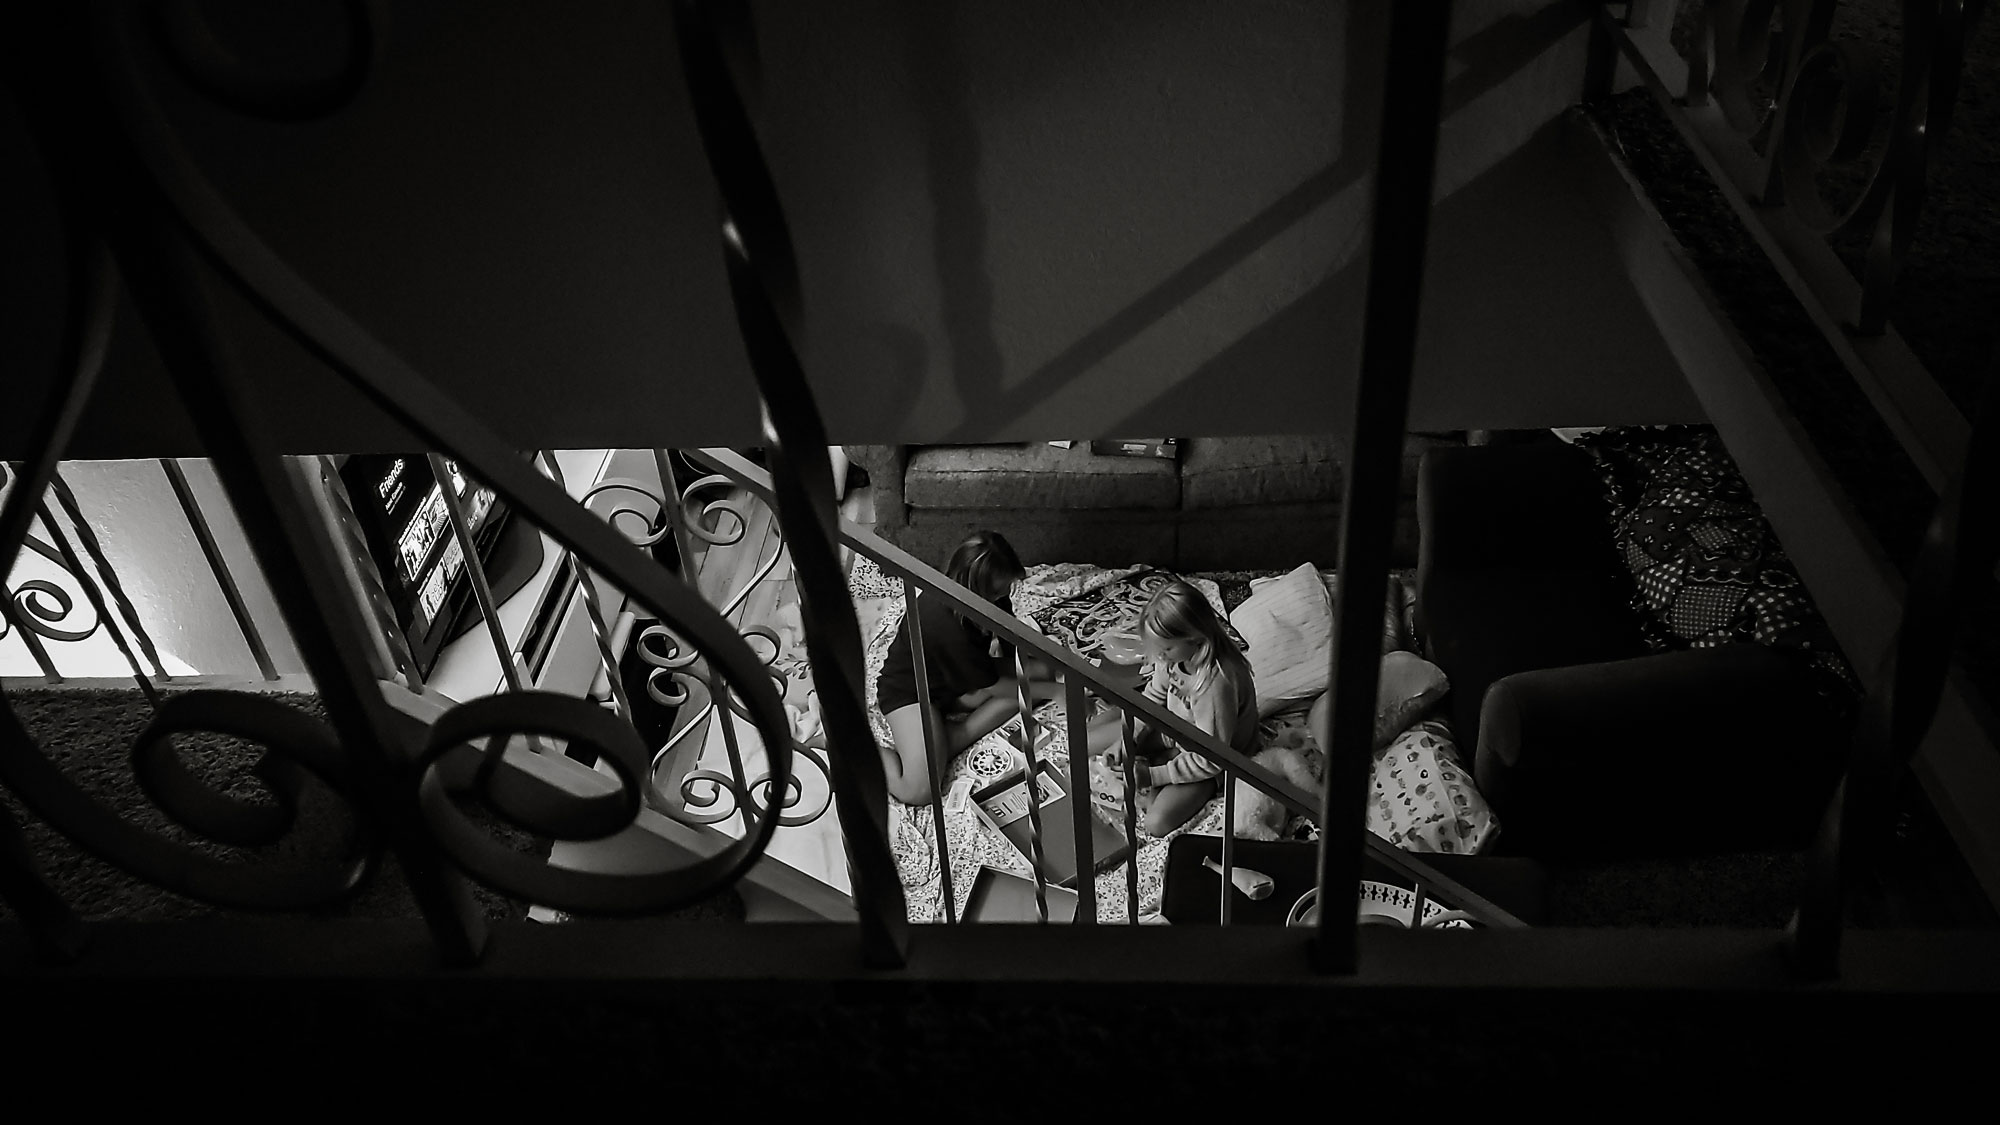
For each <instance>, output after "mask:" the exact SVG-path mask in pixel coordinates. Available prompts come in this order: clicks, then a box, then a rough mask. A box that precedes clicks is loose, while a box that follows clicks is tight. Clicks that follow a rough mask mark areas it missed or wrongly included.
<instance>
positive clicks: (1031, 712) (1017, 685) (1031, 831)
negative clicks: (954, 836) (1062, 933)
mask: <svg viewBox="0 0 2000 1125" xmlns="http://www.w3.org/2000/svg"><path fill="white" fill-rule="evenodd" d="M1007 650H1008V651H1009V652H1010V653H1012V654H1013V658H1014V698H1015V699H1016V700H1018V701H1019V703H1020V707H1021V753H1022V754H1023V755H1025V756H1026V757H1027V760H1028V851H1029V852H1030V855H1029V856H1028V862H1029V863H1031V864H1033V865H1034V868H1035V911H1036V913H1037V914H1038V915H1040V919H1041V923H1042V925H1045V926H1046V925H1048V922H1049V881H1048V876H1047V875H1045V874H1043V872H1042V796H1041V793H1042V791H1041V780H1042V778H1041V770H1040V768H1039V767H1040V763H1039V762H1038V761H1037V760H1036V758H1035V707H1034V701H1033V700H1031V699H1030V698H1029V697H1028V670H1027V668H1026V666H1024V665H1023V664H1022V663H1021V650H1020V649H1019V648H1017V647H1015V646H1014V645H1011V644H1010V645H1008V646H1007Z"/></svg>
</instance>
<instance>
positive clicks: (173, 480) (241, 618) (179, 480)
mask: <svg viewBox="0 0 2000 1125" xmlns="http://www.w3.org/2000/svg"><path fill="white" fill-rule="evenodd" d="M160 469H161V471H162V472H164V473H166V474H167V483H168V484H170V485H172V486H173V489H174V499H176V500H178V501H180V505H181V514H182V515H184V516H186V517H187V521H188V529H189V530H191V531H193V532H194V540H195V542H196V543H198V544H200V545H201V554H202V557H203V558H205V559H207V560H208V572H209V573H210V574H212V575H214V576H215V584H216V586H218V587H219V588H221V590H222V600H223V601H225V602H228V603H229V612H230V614H231V616H233V617H235V618H236V628H237V631H238V632H240V633H242V634H243V643H244V645H245V646H246V647H248V648H249V649H250V658H251V659H252V660H255V661H256V662H257V671H258V673H259V674H260V675H262V676H263V677H264V678H265V679H267V680H275V679H277V678H278V666H277V665H276V664H274V663H272V661H271V651H270V650H269V649H268V648H266V647H264V636H263V634H262V633H261V632H259V631H258V629H257V622H256V620H255V619H253V618H252V617H251V616H250V607H249V606H248V605H247V604H246V603H245V602H244V601H243V591H242V590H241V589H240V588H239V587H238V586H237V585H236V576H235V575H234V574H232V573H230V570H229V561H228V560H227V559H225V558H223V557H222V549H221V548H220V547H218V546H217V545H216V542H215V532H214V531H213V530H212V529H210V527H209V526H208V517H207V516H204V515H203V514H202V511H201V505H200V504H199V503H198V502H196V500H195V496H194V489H192V488H190V487H189V486H188V479H187V473H186V472H185V471H183V470H182V469H181V463H180V462H179V461H177V460H175V459H174V458H172V457H162V458H160Z"/></svg>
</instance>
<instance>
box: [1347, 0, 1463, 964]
mask: <svg viewBox="0 0 2000 1125" xmlns="http://www.w3.org/2000/svg"><path fill="white" fill-rule="evenodd" d="M1450 23H1451V4H1450V0H1403V2H1402V3H1399V4H1396V5H1395V6H1394V8H1393V10H1392V12H1391V15H1390V25H1389V51H1388V75H1387V79H1386V81H1385V88H1384V90H1383V98H1382V125H1381V136H1380V138H1379V146H1380V147H1379V149H1378V153H1377V159H1376V172H1375V186H1374V200H1373V208H1372V211H1373V213H1372V216H1371V220H1372V222H1371V225H1372V230H1373V235H1372V241H1371V245H1370V248H1369V253H1368V304H1367V310H1366V315H1365V317H1364V318H1363V321H1362V323H1363V325H1364V327H1363V330H1362V346H1361V370H1360V373H1359V378H1358V379H1357V381H1356V386H1355V391H1354V415H1353V421H1352V425H1351V429H1350V440H1349V445H1348V448H1349V449H1350V450H1351V456H1352V462H1351V464H1350V465H1349V467H1348V472H1347V474H1346V476H1347V484H1346V497H1345V500H1344V503H1343V504H1342V506H1341V507H1342V512H1341V539H1340V556H1339V563H1338V567H1339V571H1340V596H1339V597H1338V598H1337V599H1335V607H1334V608H1335V613H1334V629H1333V668H1332V688H1331V689H1330V690H1331V691H1332V692H1333V722H1332V732H1331V734H1332V737H1331V738H1330V739H1329V740H1328V741H1329V742H1330V743H1331V745H1330V746H1329V747H1328V748H1327V786H1326V795H1325V801H1324V804H1323V806H1322V808H1321V815H1320V824H1321V826H1322V831H1321V835H1320V846H1319V888H1320V890H1319V893H1320V913H1319V927H1318V930H1319V932H1318V934H1317V935H1316V938H1315V940H1314V941H1313V943H1312V945H1313V960H1314V962H1315V963H1316V965H1317V967H1318V968H1319V969H1320V970H1321V971H1323V972H1340V973H1351V972H1353V971H1354V968H1355V949H1356V935H1355V930H1356V926H1357V918H1356V916H1357V913H1358V910H1356V909H1343V908H1342V907H1341V906H1340V905H1339V904H1340V903H1342V902H1356V899H1355V898H1354V897H1353V896H1356V895H1358V894H1359V892H1360V886H1361V860H1362V849H1363V841H1364V840H1365V838H1366V835H1367V801H1368V772H1369V763H1370V761H1371V759H1372V756H1373V755H1372V753H1371V751H1372V746H1373V734H1374V731H1373V726H1374V715H1375V685H1376V680H1377V679H1378V677H1379V676H1380V673H1381V661H1382V645H1381V629H1382V601H1383V599H1384V598H1385V597H1387V595H1388V571H1389V556H1390V552H1391V549H1392V542H1393V536H1394V521H1395V517H1396V503H1397V501H1396V482H1397V481H1398V480H1399V479H1400V478H1401V476H1402V474H1401V472H1400V468H1399V465H1400V462H1401V460H1402V453H1403V441H1404V433H1405V430H1406V428H1407V425H1408V419H1409V406H1410V368H1411V365H1412V363H1413V361H1414V360H1415V356H1416V338H1417V321H1418V313H1419V310H1420V307H1421V304H1422V297H1423V293H1422V288H1423V269H1424V246H1425V241H1426V238H1427V236H1428V234H1429V227H1430V212H1431V190H1432V182H1431V177H1432V172H1433V169H1434V166H1435V163H1436V158H1437V137H1438V111H1439V104H1440V99H1441V94H1442V90H1443V84H1444V62H1445V41H1446V32H1447V30H1448V29H1449V27H1450ZM1356 905H1357V906H1358V902H1356Z"/></svg>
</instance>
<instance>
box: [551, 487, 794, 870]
mask: <svg viewBox="0 0 2000 1125" xmlns="http://www.w3.org/2000/svg"><path fill="white" fill-rule="evenodd" d="M653 464H654V465H655V466H657V467H658V469H659V471H660V490H661V496H660V502H661V503H662V504H664V505H665V507H666V513H667V521H668V523H669V524H670V525H671V526H672V527H673V529H674V545H675V547H676V548H677V550H678V552H679V554H680V557H681V576H682V577H683V578H684V579H686V580H687V584H688V586H689V588H691V589H693V590H696V591H699V590H700V589H701V583H700V581H699V580H698V578H697V576H696V575H694V574H691V573H689V568H690V567H692V566H693V565H694V533H693V532H691V531H689V530H688V527H687V521H686V518H685V516H686V513H685V512H683V511H682V510H681V497H680V490H679V486H678V485H676V484H675V483H674V474H673V466H672V465H671V464H670V463H669V462H668V459H667V451H666V450H664V449H654V450H653ZM668 493H672V494H673V495H672V500H671V502H669V500H668V496H667V494H668ZM745 531H746V533H747V531H748V521H745ZM751 547H752V549H755V547H756V544H754V543H753V544H751ZM772 561H773V562H774V563H775V562H776V561H777V558H776V556H775V555H774V556H772ZM762 578H763V573H762V572H760V573H759V574H758V575H757V576H756V577H753V578H752V579H751V580H750V581H749V583H747V584H746V585H745V586H744V588H743V589H742V590H741V591H739V592H738V596H737V597H735V598H732V599H730V602H729V604H728V605H727V606H726V607H723V608H722V609H721V610H720V612H721V613H722V615H723V616H724V617H725V618H726V617H728V616H729V614H730V613H731V612H733V611H734V610H735V608H736V606H737V605H739V604H740V603H741V602H742V600H743V598H744V597H747V596H748V595H749V593H750V589H751V587H754V586H755V585H756V584H757V583H758V582H759V581H761V580H762ZM587 580H588V579H586V581H587ZM730 624H731V625H732V626H733V625H735V624H736V622H733V621H732V622H730ZM703 667H704V669H705V671H706V673H707V680H708V698H709V705H710V707H712V708H713V709H714V712H713V713H714V715H715V722H717V723H718V724H720V725H721V727H722V747H723V750H724V752H726V753H727V754H728V755H729V776H730V777H731V778H733V779H734V780H735V783H736V794H735V800H736V808H737V811H738V812H739V813H741V814H742V816H743V830H744V831H745V832H748V831H749V830H750V804H751V801H750V788H749V783H748V781H747V780H746V778H747V775H746V774H745V773H744V770H743V752H742V750H741V749H740V748H739V747H738V746H737V744H736V726H735V716H734V710H733V708H731V707H730V705H729V687H728V685H727V684H725V683H723V682H722V676H721V674H720V673H719V672H718V671H717V670H716V668H715V665H714V664H713V663H711V662H708V661H703ZM694 753H695V755H696V757H697V758H698V757H699V756H700V755H701V747H699V746H697V747H695V748H694ZM675 796H676V797H678V794H676V795H675ZM773 815H776V814H775V811H774V812H773ZM725 819H727V818H725Z"/></svg>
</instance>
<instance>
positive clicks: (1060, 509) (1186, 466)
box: [844, 434, 1458, 573]
mask: <svg viewBox="0 0 2000 1125" xmlns="http://www.w3.org/2000/svg"><path fill="white" fill-rule="evenodd" d="M1456 440H1458V439H1456V438H1455V437H1454V436H1452V435H1423V434H1413V435H1410V436H1409V437H1408V438H1407V439H1406V441H1405V444H1404V456H1403V465H1402V483H1403V488H1402V501H1403V502H1402V507H1401V511H1400V512H1399V514H1398V518H1397V532H1396V558H1397V561H1396V565H1398V566H1411V565H1414V563H1415V559H1416V547H1417V513H1416V478H1417V466H1418V462H1419V459H1420V458H1421V457H1422V455H1423V453H1424V451H1425V450H1427V449H1430V448H1433V447H1439V446H1446V445H1450V444H1453V443H1454V442H1455V441H1456ZM1344 444H1345V443H1344V441H1337V440H1335V439H1331V438H1324V437H1303V436H1300V437H1294V436H1267V437H1216V438H1192V439H1187V440H1184V441H1182V442H1181V443H1180V455H1179V457H1178V459H1174V460H1168V459H1163V458H1150V457H1121V456H1103V455H1099V454H1094V453H1092V452H1090V449H1089V443H1088V442H1076V443H1074V444H1073V445H1072V447H1071V448H1068V449H1062V448H1058V447H1056V446H1052V445H1050V444H1048V443H1047V442H1027V443H1015V444H1007V445H851V446H846V447H844V448H845V450H846V453H847V456H848V458H849V459H850V460H851V461H852V462H853V463H854V464H856V465H859V466H861V468H862V469H863V470H864V471H865V472H866V473H867V474H868V479H869V483H870V485H871V486H872V488H873V494H874V504H875V531H876V532H877V533H878V534H880V535H881V536H882V537H883V538H885V539H887V540H889V541H890V542H892V543H894V544H896V545H897V546H899V547H901V548H903V549H904V550H906V551H909V552H910V553H911V554H913V555H916V556H917V557H918V558H921V559H924V560H925V561H927V562H930V563H931V564H933V565H942V564H943V562H944V560H945V559H946V558H947V557H948V556H949V555H950V553H951V551H952V549H953V548H955V547H956V546H957V545H958V544H959V543H960V542H961V541H963V540H964V538H965V537H966V536H967V535H968V534H970V533H971V532H973V531H975V530H978V529H980V528H986V529H990V530H993V531H998V532H1000V533H1001V534H1003V535H1005V536H1006V537H1007V539H1008V540H1009V542H1011V543H1012V544H1013V545H1014V549H1015V550H1016V551H1018V552H1019V553H1020V555H1021V560H1022V562H1024V563H1027V564H1029V565H1033V564H1035V563H1053V562H1081V563H1096V564H1098V565H1102V566H1123V565H1129V564H1134V563H1144V564H1147V565H1151V566H1157V567H1162V568H1165V569H1169V570H1175V571H1179V572H1181V573H1191V572H1199V571H1217V570H1288V569H1290V568H1291V567H1294V566H1297V565H1298V564H1299V563H1301V562H1306V561H1312V562H1316V563H1318V564H1320V565H1322V566H1332V565H1334V562H1335V559H1336V553H1337V551H1338V549H1339V541H1340V512H1341V498H1342V495H1343V491H1342V490H1343V488H1344V487H1345V484H1346V475H1345V469H1344V464H1345V458H1344V457H1343V456H1342V454H1341V447H1342V446H1343V445H1344Z"/></svg>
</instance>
